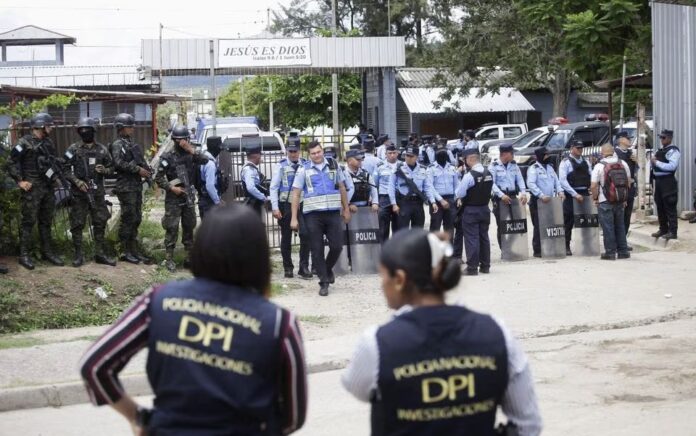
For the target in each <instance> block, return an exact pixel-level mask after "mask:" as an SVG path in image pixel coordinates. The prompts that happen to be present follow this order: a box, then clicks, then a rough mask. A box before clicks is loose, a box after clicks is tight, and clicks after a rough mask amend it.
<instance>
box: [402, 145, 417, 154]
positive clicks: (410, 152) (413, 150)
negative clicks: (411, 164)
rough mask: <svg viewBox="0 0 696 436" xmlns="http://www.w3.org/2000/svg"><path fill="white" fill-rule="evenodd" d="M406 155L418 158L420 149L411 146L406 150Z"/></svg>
mask: <svg viewBox="0 0 696 436" xmlns="http://www.w3.org/2000/svg"><path fill="white" fill-rule="evenodd" d="M404 153H406V154H410V155H411V156H418V147H416V146H415V145H409V146H407V147H406V148H405V149H404Z"/></svg>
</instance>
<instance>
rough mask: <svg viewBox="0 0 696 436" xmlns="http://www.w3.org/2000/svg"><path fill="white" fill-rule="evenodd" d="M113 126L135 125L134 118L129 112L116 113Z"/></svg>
mask: <svg viewBox="0 0 696 436" xmlns="http://www.w3.org/2000/svg"><path fill="white" fill-rule="evenodd" d="M114 126H116V128H117V129H120V128H122V127H133V126H135V118H133V115H131V114H125V113H124V114H118V115H116V118H114Z"/></svg>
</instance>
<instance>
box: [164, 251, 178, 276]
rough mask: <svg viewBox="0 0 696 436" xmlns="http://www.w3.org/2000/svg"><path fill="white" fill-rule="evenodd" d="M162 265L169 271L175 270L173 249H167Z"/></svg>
mask: <svg viewBox="0 0 696 436" xmlns="http://www.w3.org/2000/svg"><path fill="white" fill-rule="evenodd" d="M164 267H165V268H167V271H169V272H170V273H174V272H176V262H174V250H171V251H170V250H167V257H166V259H165V260H164Z"/></svg>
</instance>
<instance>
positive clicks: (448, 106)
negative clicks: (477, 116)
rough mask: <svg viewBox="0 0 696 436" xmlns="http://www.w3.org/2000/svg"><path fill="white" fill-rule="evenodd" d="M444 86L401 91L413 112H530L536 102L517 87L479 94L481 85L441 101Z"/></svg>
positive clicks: (401, 89) (403, 89) (410, 110)
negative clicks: (465, 94) (437, 104)
mask: <svg viewBox="0 0 696 436" xmlns="http://www.w3.org/2000/svg"><path fill="white" fill-rule="evenodd" d="M444 91H445V89H444V88H399V95H400V96H401V98H402V100H403V101H404V103H405V104H406V107H407V108H408V111H409V112H410V113H412V114H441V113H447V112H456V113H477V112H478V113H480V112H526V111H533V110H534V106H532V104H531V103H529V101H528V100H527V99H526V98H525V97H524V96H523V95H522V93H521V92H520V91H518V90H517V89H515V88H500V90H499V92H498V93H492V92H488V93H485V94H483V95H482V96H478V93H479V91H480V89H479V88H471V89H470V91H469V95H467V96H460V95H454V96H453V97H452V98H451V99H450V100H449V101H443V102H442V104H441V106H440V107H439V108H438V107H436V105H435V103H436V102H438V101H440V100H441V98H440V96H441V95H442V93H443V92H444Z"/></svg>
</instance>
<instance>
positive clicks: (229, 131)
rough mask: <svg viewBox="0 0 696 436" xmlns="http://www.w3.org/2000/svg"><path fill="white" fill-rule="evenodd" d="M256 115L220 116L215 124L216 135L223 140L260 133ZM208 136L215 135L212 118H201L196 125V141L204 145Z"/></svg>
mask: <svg viewBox="0 0 696 436" xmlns="http://www.w3.org/2000/svg"><path fill="white" fill-rule="evenodd" d="M260 132H261V129H260V128H259V125H258V120H257V119H256V117H220V118H217V123H216V125H215V135H216V136H219V137H221V138H222V139H223V140H225V138H228V137H234V136H236V137H239V136H241V135H243V134H248V133H260ZM208 136H213V120H212V118H201V119H199V120H198V124H197V126H196V138H195V142H197V143H199V144H201V145H204V144H205V142H206V140H207V139H208Z"/></svg>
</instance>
